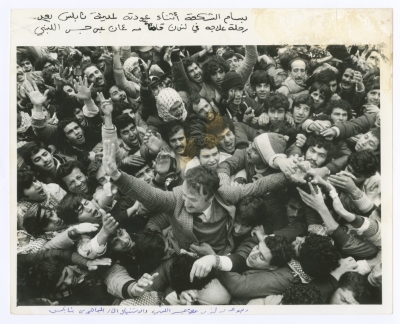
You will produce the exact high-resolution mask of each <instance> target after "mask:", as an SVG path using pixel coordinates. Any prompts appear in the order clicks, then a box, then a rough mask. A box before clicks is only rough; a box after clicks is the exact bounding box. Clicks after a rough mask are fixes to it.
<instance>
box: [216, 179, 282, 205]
mask: <svg viewBox="0 0 400 324" xmlns="http://www.w3.org/2000/svg"><path fill="white" fill-rule="evenodd" d="M287 184H288V182H287V180H286V177H285V175H284V174H283V173H274V174H271V175H269V176H266V177H262V178H261V179H258V180H257V181H255V182H253V183H248V184H246V185H244V186H239V187H232V186H230V185H228V184H223V185H221V187H220V188H219V190H218V193H219V195H220V196H221V197H222V198H223V199H224V200H225V202H227V203H230V204H232V205H235V204H236V203H237V202H238V201H239V200H240V199H241V198H243V197H245V196H251V195H253V196H263V195H265V194H266V193H269V192H272V191H276V190H279V189H282V188H285V187H286V186H287Z"/></svg>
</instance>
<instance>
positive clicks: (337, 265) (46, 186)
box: [13, 45, 385, 305]
mask: <svg viewBox="0 0 400 324" xmlns="http://www.w3.org/2000/svg"><path fill="white" fill-rule="evenodd" d="M384 59H385V57H384V55H383V54H382V52H381V50H380V48H379V47H377V46H371V45H365V46H361V45H354V46H347V47H346V46H344V45H330V46H327V47H323V46H310V45H304V46H289V45H285V46H283V45H282V46H263V45H260V46H139V47H138V46H124V47H110V46H88V47H71V46H65V47H64V46H59V47H51V46H48V47H29V46H26V47H24V46H21V47H18V48H17V64H18V68H17V80H16V81H17V85H16V86H17V107H16V109H17V147H18V149H17V152H18V161H17V168H18V171H17V204H18V213H17V217H16V218H14V220H13V221H16V222H17V224H18V225H17V227H18V255H19V256H20V255H21V256H24V255H37V257H34V256H33V257H32V258H31V259H28V261H29V262H28V261H26V259H23V258H21V260H24V261H20V259H19V261H18V262H19V266H18V283H17V285H18V302H19V305H41V304H43V303H45V304H46V303H47V304H48V303H50V304H51V303H52V302H55V301H56V300H58V299H57V298H60V295H57V293H58V294H60V293H61V297H63V296H64V297H65V296H67V295H66V293H65V292H66V291H69V292H70V291H73V290H74V289H76V288H77V287H78V286H80V287H81V286H82V285H83V283H84V282H87V280H88V279H87V278H89V277H93V273H96V274H97V278H101V279H99V280H100V281H99V282H100V283H101V285H103V286H104V285H112V284H114V283H113V282H114V281H113V280H114V279H113V280H108V279H107V280H104V276H109V275H110V273H107V272H106V271H107V270H104V269H107V267H108V266H110V264H108V263H107V262H108V261H107V262H106V261H104V260H105V259H104V257H107V258H109V259H110V260H111V261H110V262H112V264H113V267H114V266H115V264H118V265H120V266H121V267H126V269H128V270H126V271H127V272H129V275H130V276H131V277H132V278H133V279H132V282H131V281H128V283H126V284H125V285H120V286H121V287H123V289H125V290H124V292H123V293H119V294H114V295H113V296H112V298H116V297H119V298H120V297H121V296H122V297H123V299H128V297H127V292H126V290H127V289H128V290H129V289H132V291H134V290H135V289H137V288H132V283H133V282H136V281H137V284H136V283H135V285H139V284H143V285H144V282H147V283H149V282H150V281H151V282H153V280H154V279H155V278H156V276H154V277H153V274H154V273H155V272H157V273H158V272H159V269H164V270H165V269H166V270H165V276H160V277H163V278H167V279H165V280H167V281H168V286H169V288H170V289H172V291H174V292H175V293H176V295H177V297H178V300H179V299H180V298H181V297H182V296H189V295H190V296H191V299H192V300H193V301H194V302H195V304H196V300H197V297H195V295H193V294H192V293H188V292H189V291H196V292H203V293H202V294H201V298H200V299H201V300H202V302H200V303H203V302H204V303H206V304H207V301H206V300H207V298H208V296H209V295H208V293H207V289H209V287H213V288H212V289H216V288H215V287H216V285H217V287H218V290H211V291H213V294H216V295H214V296H213V298H211V300H213V301H216V300H217V299H218V298H214V297H216V296H217V297H218V292H220V293H221V296H222V295H223V296H224V297H223V298H222V297H221V300H222V299H223V300H225V299H226V296H228V295H229V296H230V297H231V298H230V297H229V298H228V301H224V302H226V303H229V299H230V302H232V303H235V302H234V301H235V297H237V296H235V294H234V291H235V290H234V289H233V288H232V287H231V286H230V285H229V283H227V281H226V279H224V277H223V275H221V273H223V272H230V271H232V272H235V271H237V272H238V273H239V274H240V275H241V274H242V272H244V273H245V271H248V270H251V271H254V270H256V271H258V272H261V273H267V272H269V273H275V272H277V271H287V273H288V275H289V274H290V275H291V274H293V273H296V275H295V278H297V279H296V280H294V279H293V280H292V279H291V280H292V282H291V283H290V284H289V285H288V286H287V287H286V286H285V289H283V290H282V291H281V292H280V293H270V294H265V295H263V296H257V297H263V301H262V303H264V304H265V303H269V302H272V301H275V300H276V298H275V297H277V296H276V295H279V298H278V300H279V302H277V303H279V304H282V305H298V304H310V305H311V304H328V303H331V304H371V303H380V302H381V288H382V262H381V261H380V217H381V214H380V211H381V208H380V148H381V136H380V108H381V105H380V103H381V102H380V61H383V60H384ZM110 152H112V153H110ZM111 158H112V159H111ZM110 159H111V160H112V162H113V163H114V164H115V165H116V167H115V168H116V169H115V170H118V171H114V172H112V171H110V170H111V169H112V167H110V165H111V166H112V162H110ZM116 172H120V173H123V174H127V175H128V176H131V177H133V178H136V179H138V180H140V182H139V184H140V185H138V188H148V187H149V186H151V187H152V188H153V190H154V191H151V192H152V196H151V197H152V199H154V201H153V203H152V204H146V203H143V201H142V200H145V199H147V196H146V195H145V194H141V193H140V192H141V190H140V189H138V188H137V187H132V188H125V187H124V186H123V185H121V183H117V181H114V180H113V177H114V175H115V173H116ZM278 174H283V175H284V179H285V180H286V182H285V184H284V185H281V186H279V188H278V189H277V190H276V191H275V189H274V190H273V192H271V193H267V192H265V193H263V194H262V195H260V194H258V195H256V194H253V192H255V191H256V189H254V188H253V187H248V186H249V185H251V184H254V183H256V182H257V181H260V179H264V178H265V177H274V176H276V177H278ZM274 179H278V178H270V180H269V182H268V183H271V186H272V185H273V184H274V181H277V180H274ZM293 179H296V181H298V183H293ZM310 181H311V182H310ZM299 182H305V183H302V184H301V185H300V184H299ZM307 182H308V183H312V184H313V188H314V191H313V190H312V189H310V188H309V184H308V183H307ZM135 183H136V182H135ZM257 183H258V182H257ZM261 184H263V183H261V182H260V185H261ZM263 185H264V184H263ZM296 187H297V190H296ZM227 188H228V189H227ZM249 188H251V189H249ZM134 190H138V192H139V194H137V192H136V191H135V192H134ZM221 191H224V192H228V193H229V199H225V200H224V199H222V198H220V197H221ZM321 191H324V195H322V193H320V192H321ZM146 192H147V191H146ZM161 192H162V193H163V194H161ZM336 192H337V194H336ZM157 193H159V196H160V198H157V197H158V196H157ZM165 193H168V194H169V195H170V196H164V194H165ZM244 193H246V194H244ZM247 193H248V194H247ZM239 194H240V195H244V197H241V198H240V199H236V198H235V197H237V195H239ZM335 194H336V195H335ZM165 197H169V198H168V199H173V201H174V202H178V203H182V209H181V210H179V211H178V209H175V210H174V213H173V214H171V213H170V214H168V213H164V214H163V213H162V212H161V214H163V215H164V216H162V217H160V216H159V213H157V212H154V211H153V210H152V207H153V205H154V206H158V205H159V204H161V203H163V202H164V200H165V199H167V198H165ZM307 197H309V198H307ZM310 197H311V198H310ZM337 197H339V198H337ZM235 199H236V200H235ZM335 199H336V200H335ZM337 199H339V201H338V200H337ZM231 201H235V202H234V203H232V202H231ZM312 201H314V203H313V202H312ZM178 203H177V204H178ZM218 208H220V209H218ZM222 210H224V212H222ZM326 211H327V212H326ZM327 213H328V214H329V215H328V214H327ZM201 215H202V216H201ZM209 215H211V219H210V218H209V217H210V216H209ZM221 215H223V216H221ZM228 215H229V217H228ZM343 215H344V216H343ZM204 217H205V218H204ZM227 218H228V220H227ZM332 224H333V225H332ZM335 224H336V225H335ZM335 226H336V227H335ZM168 228H169V229H170V230H168ZM171 228H172V230H171ZM193 228H195V229H196V231H197V232H195V231H194V229H193ZM361 229H362V230H361ZM196 233H197V234H198V235H199V237H196V235H197V234H196ZM199 233H200V234H199ZM215 233H219V234H215ZM220 233H223V240H225V241H226V242H227V243H226V245H227V246H229V249H224V248H221V247H219V248H216V246H219V245H218V244H219V243H218V244H217V243H216V242H217V241H218V242H221V238H220V237H219V235H220ZM349 233H350V234H349ZM354 233H355V234H354ZM365 233H367V234H365ZM180 235H184V236H185V235H186V236H185V237H186V238H185V239H182V238H181V239H176V237H178V236H179V237H180ZM354 236H356V238H354ZM188 237H190V239H191V240H194V241H195V242H197V243H196V244H195V245H196V246H197V247H194V248H193V249H192V248H191V249H188V248H187V246H185V247H184V245H185V244H188V242H189V241H188ZM371 237H372V238H371ZM93 240H97V241H96V242H97V243H96V242H95V243H93V242H94V241H93ZM185 240H186V241H185ZM54 242H56V243H54ZM99 242H100V243H101V244H100V243H99ZM355 242H356V243H355ZM96 244H97V245H96ZM203 245H204V246H206V248H204V246H203ZM200 247H202V248H200ZM49 250H50V251H52V253H53V254H51V253H49ZM56 250H58V251H59V252H60V251H61V252H65V253H67V251H74V252H73V253H75V254H76V255H77V256H76V258H75V260H78V258H81V257H82V258H86V259H87V260H90V261H87V262H86V263H85V265H86V269H85V270H86V271H82V269H80V270H79V269H78V268H85V267H84V266H82V262H81V263H77V264H79V266H76V265H73V261H74V258H72V257H71V255H69V257H66V256H65V255H63V256H61V254H57V253H55V252H56ZM243 251H245V252H243ZM68 253H72V252H68ZM229 255H233V257H232V258H230V259H229V260H231V261H227V259H226V258H229V257H228V256H229ZM207 257H208V259H204V258H207ZM213 258H215V263H213V262H214V261H212V262H211V261H209V260H211V259H212V260H214V259H213ZM219 258H221V260H220V259H219ZM348 258H351V260H352V261H349V260H348ZM96 260H100V261H96ZM107 260H108V259H107ZM127 260H129V262H128V261H127ZM343 260H346V261H343ZM96 262H97V263H96ZM101 262H104V263H101ZM127 262H128V263H127ZM202 262H204V264H205V262H211V263H210V264H212V267H211V268H212V269H211V268H210V269H208V268H207V271H205V270H204V271H203V272H202V273H201V275H198V273H196V274H197V275H195V276H194V277H193V272H194V271H195V270H193V269H196V267H197V265H198V264H203V263H202ZM227 262H228V263H227ZM349 262H354V263H352V265H353V268H351V269H350V266H349V265H348V264H349ZM20 263H21V265H20ZM106 263H107V264H106ZM238 263H240V267H238V266H237V264H238ZM127 264H128V265H127ZM132 264H134V266H132ZM227 264H228V265H227ZM365 264H368V266H366V265H365ZM166 265H167V266H166ZM362 265H363V267H364V268H363V269H362ZM346 266H347V267H348V268H346ZM133 268H134V270H132V272H131V269H133ZM226 268H228V269H226ZM365 268H369V271H366V270H365ZM232 269H233V270H232ZM238 269H239V270H238ZM243 269H244V270H243ZM282 269H286V270H282ZM287 269H290V271H289V270H287ZM343 269H345V270H343ZM87 270H91V271H89V272H91V274H89V275H88V273H89V272H88V271H87ZM124 271H125V270H124ZM105 272H106V273H107V275H104V273H105ZM107 278H108V277H107ZM299 278H300V279H299ZM332 278H334V279H332ZM118 280H122V279H118ZM332 280H333V281H334V283H332V282H333V281H332ZM110 282H111V283H110ZM318 282H325V283H327V282H329V283H330V284H331V290H330V291H329V293H326V290H324V289H325V288H321V286H320V285H318V284H317V283H318ZM264 284H265V285H266V283H263V282H260V283H257V282H251V283H249V285H254V286H257V285H259V286H261V287H262V286H263V285H264ZM115 286H116V287H117V286H118V284H115ZM150 286H151V285H150V284H146V288H145V289H142V290H149V288H150ZM118 287H119V286H118ZM135 287H136V286H135ZM143 287H144V286H143ZM109 290H110V289H109ZM88 291H89V290H88ZM138 291H139V290H135V294H138V295H135V296H142V295H143V292H140V293H138ZM222 291H224V292H222ZM68 294H70V293H68ZM185 294H186V295H185ZM196 294H197V293H196ZM210 294H211V293H210ZM227 294H228V295H227ZM239 295H240V294H239ZM128 296H129V297H132V294H129V293H128ZM196 296H197V295H196ZM240 297H243V298H245V299H246V300H247V302H250V304H252V302H255V303H256V302H257V301H256V299H254V296H247V295H246V294H244V296H242V295H240ZM272 297H273V298H272ZM43 298H46V299H45V300H43ZM182 298H183V297H182ZM188 298H189V299H190V297H187V298H186V299H188ZM251 299H253V300H254V301H250V300H251ZM46 300H49V301H47V302H46ZM167 300H168V298H167ZM258 302H259V301H258ZM197 303H199V302H198V301H197ZM111 304H112V302H110V305H111Z"/></svg>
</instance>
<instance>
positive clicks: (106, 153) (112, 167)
mask: <svg viewBox="0 0 400 324" xmlns="http://www.w3.org/2000/svg"><path fill="white" fill-rule="evenodd" d="M103 168H104V170H105V171H106V173H107V175H109V176H110V177H111V178H112V179H113V180H117V179H118V178H119V177H120V176H121V173H120V172H119V171H118V166H117V162H116V148H115V144H114V143H111V141H109V140H107V141H104V143H103Z"/></svg>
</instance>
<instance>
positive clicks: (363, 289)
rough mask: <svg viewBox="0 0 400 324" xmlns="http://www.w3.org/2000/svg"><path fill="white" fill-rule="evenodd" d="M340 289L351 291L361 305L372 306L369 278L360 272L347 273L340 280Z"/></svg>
mask: <svg viewBox="0 0 400 324" xmlns="http://www.w3.org/2000/svg"><path fill="white" fill-rule="evenodd" d="M339 287H340V288H342V289H347V290H350V291H351V292H352V294H353V297H354V299H355V300H356V301H357V302H358V303H359V304H371V300H370V298H371V287H370V285H369V283H368V279H367V277H365V276H363V275H361V274H359V273H358V272H346V273H344V274H343V275H342V276H341V277H340V279H339Z"/></svg>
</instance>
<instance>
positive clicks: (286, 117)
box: [285, 113, 296, 127]
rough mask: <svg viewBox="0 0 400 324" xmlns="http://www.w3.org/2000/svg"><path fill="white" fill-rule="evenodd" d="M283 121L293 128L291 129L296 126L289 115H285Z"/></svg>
mask: <svg viewBox="0 0 400 324" xmlns="http://www.w3.org/2000/svg"><path fill="white" fill-rule="evenodd" d="M285 119H286V121H287V122H288V123H289V124H290V125H291V126H293V127H295V126H296V123H295V122H294V118H293V116H292V115H290V114H289V113H286V115H285Z"/></svg>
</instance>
